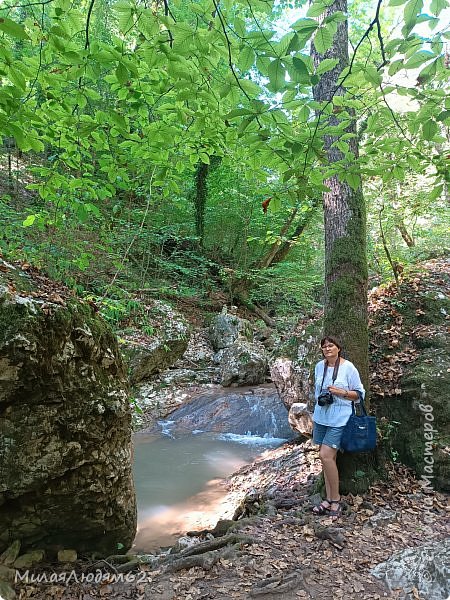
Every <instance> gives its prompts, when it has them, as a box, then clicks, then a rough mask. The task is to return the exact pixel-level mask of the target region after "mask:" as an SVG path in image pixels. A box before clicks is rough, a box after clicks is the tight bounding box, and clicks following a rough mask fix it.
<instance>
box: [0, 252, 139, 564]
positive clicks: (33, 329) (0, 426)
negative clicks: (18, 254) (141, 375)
mask: <svg viewBox="0 0 450 600" xmlns="http://www.w3.org/2000/svg"><path fill="white" fill-rule="evenodd" d="M25 268H26V267H25ZM135 528H136V503H135V494H134V487H133V480H132V447H131V414H130V405H129V400H128V389H127V376H126V370H125V368H124V364H123V362H122V359H121V356H120V353H119V350H118V345H117V342H116V339H115V337H114V336H113V334H112V332H111V330H110V329H109V327H108V326H107V324H105V322H104V321H103V320H102V319H101V318H100V317H99V316H97V315H96V314H95V313H94V311H93V308H91V306H89V305H88V304H84V303H81V302H80V301H78V300H76V299H75V298H73V297H72V296H71V295H70V293H68V292H67V291H66V290H64V289H63V288H56V286H55V284H54V283H53V282H50V281H48V280H46V279H45V278H44V277H43V276H41V275H39V274H38V273H36V272H35V271H33V270H32V269H28V271H27V272H25V271H24V270H23V269H22V268H20V266H17V265H10V264H8V263H6V262H4V261H3V260H1V259H0V551H2V550H4V549H5V548H6V547H7V546H8V545H9V544H10V542H11V540H20V541H21V542H22V548H23V549H25V550H26V549H27V548H32V547H35V548H39V549H45V550H47V552H48V554H49V555H51V554H52V553H56V552H57V551H58V550H59V549H61V548H67V547H69V548H73V549H76V550H78V551H79V552H82V553H91V552H100V553H102V554H109V553H113V552H117V548H118V547H123V548H125V549H126V548H127V547H129V546H130V545H131V543H132V541H133V538H134V535H135Z"/></svg>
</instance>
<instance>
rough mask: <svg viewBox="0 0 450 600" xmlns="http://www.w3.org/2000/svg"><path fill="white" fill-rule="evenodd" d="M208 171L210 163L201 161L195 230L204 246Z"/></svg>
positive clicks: (198, 175) (196, 192)
mask: <svg viewBox="0 0 450 600" xmlns="http://www.w3.org/2000/svg"><path fill="white" fill-rule="evenodd" d="M208 171H209V165H207V164H205V163H199V164H198V166H197V172H196V174H195V197H194V208H195V232H196V234H197V236H198V238H199V240H200V246H203V237H204V235H205V209H206V196H207V193H208V191H207V186H206V181H207V178H208Z"/></svg>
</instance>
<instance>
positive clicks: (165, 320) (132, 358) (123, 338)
mask: <svg viewBox="0 0 450 600" xmlns="http://www.w3.org/2000/svg"><path fill="white" fill-rule="evenodd" d="M152 311H153V312H152V318H153V319H154V320H155V325H156V324H157V325H158V327H157V328H156V329H155V330H154V334H153V335H151V336H148V335H147V336H143V335H142V333H140V332H138V331H135V332H134V333H133V332H129V331H128V332H127V333H124V334H121V335H120V337H119V341H120V349H121V352H122V354H123V356H124V358H125V361H126V363H127V364H128V369H129V376H130V381H131V383H133V384H134V383H137V382H140V381H143V380H145V379H149V378H150V377H151V376H152V375H154V374H155V373H159V372H161V371H164V370H165V369H167V368H169V367H171V366H172V365H173V364H175V363H176V361H177V360H178V359H179V358H180V357H181V356H183V354H184V353H185V351H186V348H187V346H188V342H189V336H190V331H189V327H188V325H187V323H186V321H185V320H184V319H183V317H182V316H181V315H180V314H179V313H177V312H176V311H175V310H174V309H173V308H172V307H171V306H168V305H167V304H164V303H163V302H155V303H154V306H153V308H152Z"/></svg>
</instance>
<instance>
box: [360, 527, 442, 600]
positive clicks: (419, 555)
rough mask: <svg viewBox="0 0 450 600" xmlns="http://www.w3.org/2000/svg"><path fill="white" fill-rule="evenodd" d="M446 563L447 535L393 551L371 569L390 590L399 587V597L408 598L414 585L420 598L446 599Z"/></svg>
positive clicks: (425, 599)
mask: <svg viewBox="0 0 450 600" xmlns="http://www.w3.org/2000/svg"><path fill="white" fill-rule="evenodd" d="M449 564H450V538H449V539H446V540H443V541H438V542H433V543H430V544H426V545H424V546H419V547H417V548H406V550H402V551H401V552H396V553H395V554H394V555H393V556H392V557H391V558H390V559H389V560H387V561H386V562H383V563H381V564H379V565H377V566H376V567H375V568H373V569H372V570H371V573H372V575H374V576H375V577H378V578H379V579H382V580H383V581H384V582H385V583H386V585H387V586H388V587H389V589H390V590H393V589H395V588H403V590H404V595H403V596H401V598H403V599H406V598H411V597H412V596H410V595H409V593H410V592H411V590H412V588H414V587H415V588H416V589H417V590H418V592H419V594H420V597H421V598H423V599H424V600H447V599H448V597H449V594H450V586H449V581H448V565H449Z"/></svg>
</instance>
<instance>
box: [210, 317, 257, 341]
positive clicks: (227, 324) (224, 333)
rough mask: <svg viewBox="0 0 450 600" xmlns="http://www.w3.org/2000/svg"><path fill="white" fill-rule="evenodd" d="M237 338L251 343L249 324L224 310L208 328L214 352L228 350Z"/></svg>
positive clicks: (251, 334)
mask: <svg viewBox="0 0 450 600" xmlns="http://www.w3.org/2000/svg"><path fill="white" fill-rule="evenodd" d="M239 338H244V339H246V340H247V341H249V342H251V341H252V340H253V332H252V328H251V325H250V322H249V321H247V320H246V319H241V318H239V317H238V316H237V315H233V314H228V312H226V309H224V310H223V311H222V313H221V314H219V315H217V316H216V317H214V319H213V320H212V322H211V325H210V328H209V339H210V341H211V345H212V347H213V348H214V350H216V351H217V350H221V349H223V348H228V347H229V346H231V345H232V344H233V343H234V342H235V341H236V340H238V339H239Z"/></svg>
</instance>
